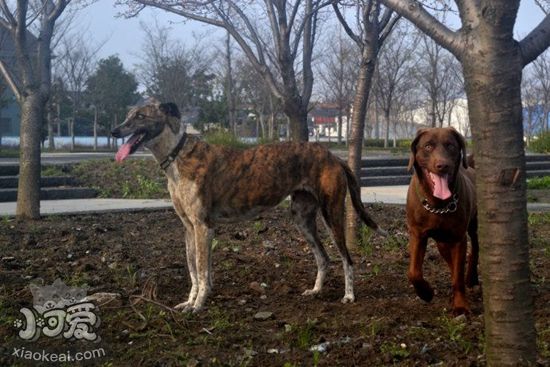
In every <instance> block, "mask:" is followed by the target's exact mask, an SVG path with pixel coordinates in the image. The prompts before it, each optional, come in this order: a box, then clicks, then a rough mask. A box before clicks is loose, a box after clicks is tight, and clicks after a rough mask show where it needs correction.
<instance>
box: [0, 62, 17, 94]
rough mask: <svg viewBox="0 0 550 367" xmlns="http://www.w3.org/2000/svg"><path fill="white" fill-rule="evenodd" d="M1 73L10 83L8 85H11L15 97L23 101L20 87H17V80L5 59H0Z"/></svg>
mask: <svg viewBox="0 0 550 367" xmlns="http://www.w3.org/2000/svg"><path fill="white" fill-rule="evenodd" d="M0 74H2V75H3V76H4V79H5V80H6V83H8V86H9V87H10V89H11V91H12V92H13V94H14V95H15V98H17V101H21V93H20V92H19V88H17V84H16V83H15V80H13V77H12V75H11V73H10V71H9V70H8V68H7V66H6V64H5V63H4V61H2V60H0Z"/></svg>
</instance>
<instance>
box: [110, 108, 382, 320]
mask: <svg viewBox="0 0 550 367" xmlns="http://www.w3.org/2000/svg"><path fill="white" fill-rule="evenodd" d="M182 130H183V129H180V113H179V111H178V108H177V107H176V105H174V104H173V103H159V102H158V101H156V100H149V101H147V102H146V103H145V104H144V105H142V106H138V107H135V108H133V109H132V110H131V111H130V112H129V113H128V115H127V117H126V120H125V121H124V122H123V123H122V124H121V125H119V126H118V127H116V128H115V129H114V130H113V131H112V135H113V136H114V137H117V138H121V137H126V136H130V138H129V140H128V142H127V143H126V144H124V145H123V146H122V147H121V148H120V150H119V152H118V153H117V156H116V158H117V160H118V161H122V160H123V159H125V158H126V157H127V156H128V155H130V154H132V153H133V152H135V151H136V149H137V148H138V147H139V146H141V145H143V146H145V147H146V148H148V149H149V150H150V151H151V152H152V153H153V155H154V156H155V158H156V160H157V161H158V162H159V163H160V164H161V167H163V169H164V170H165V172H166V177H167V178H168V189H169V191H170V196H171V198H172V202H173V204H174V208H175V210H176V212H177V214H178V216H179V217H180V219H181V221H182V222H183V225H184V227H185V244H186V250H187V265H188V267H189V273H190V277H191V284H192V285H191V291H190V292H189V297H188V299H187V301H186V302H183V303H181V304H179V305H177V306H176V308H178V309H182V310H185V311H194V312H196V311H198V310H200V309H201V308H202V307H203V306H204V303H205V300H206V297H207V295H208V293H210V290H211V285H212V282H211V279H210V273H211V271H210V268H211V256H210V252H211V242H212V235H213V228H214V225H215V224H216V223H220V222H233V221H238V220H242V219H247V218H253V217H254V216H256V215H257V214H258V213H259V212H261V211H262V210H264V209H268V208H272V207H274V206H275V205H277V204H279V203H280V202H281V201H282V200H284V199H285V198H287V197H288V196H289V195H290V197H291V199H292V204H291V213H292V216H293V218H294V220H295V221H296V223H297V224H298V227H299V228H300V230H301V231H302V233H303V235H304V236H305V238H306V240H307V242H308V243H309V245H310V246H311V249H312V251H313V254H314V255H315V260H316V262H317V278H316V280H315V285H314V287H313V289H310V290H306V291H305V292H304V293H303V294H304V295H314V294H317V293H319V292H320V291H321V289H322V287H323V282H324V280H325V275H326V270H327V266H328V263H329V260H330V259H329V256H328V254H327V252H326V250H325V248H324V247H323V244H322V243H321V241H320V240H319V236H318V233H317V224H316V215H317V212H318V211H319V209H320V211H321V213H322V217H323V218H324V220H325V223H326V225H327V227H328V228H329V230H330V232H331V234H332V237H333V240H334V242H335V243H336V246H337V248H338V250H339V252H340V255H341V257H342V262H343V268H344V273H345V294H344V298H343V299H342V302H343V303H347V302H353V301H354V300H355V296H354V292H353V266H352V260H351V257H350V255H349V253H348V251H347V249H346V245H345V238H344V220H345V219H344V218H345V216H344V202H345V199H346V193H347V191H348V189H349V192H350V196H351V200H352V202H353V206H354V208H355V210H356V211H357V213H358V214H359V217H360V218H361V219H362V220H363V221H364V222H365V223H366V224H367V225H368V226H369V227H371V228H373V229H376V230H378V231H379V233H381V234H383V233H384V232H383V231H382V230H381V229H380V228H379V227H378V225H377V224H376V223H375V222H374V221H373V220H372V219H371V218H370V216H369V215H368V214H367V212H366V211H365V208H364V207H363V204H362V203H361V196H360V188H359V186H358V184H357V180H356V179H355V177H354V175H353V173H352V172H351V170H350V169H349V167H348V166H347V165H346V163H344V162H343V161H342V160H340V159H339V158H337V157H335V156H334V155H332V154H331V153H330V152H329V151H328V150H327V149H326V148H324V147H323V146H321V145H319V144H311V143H282V144H271V145H261V146H258V147H256V148H251V149H246V150H237V149H231V148H227V147H222V146H215V145H209V144H207V143H205V142H202V141H198V140H196V139H191V138H190V137H188V136H187V135H186V134H185V132H183V131H182Z"/></svg>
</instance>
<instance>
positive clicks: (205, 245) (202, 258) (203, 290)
mask: <svg viewBox="0 0 550 367" xmlns="http://www.w3.org/2000/svg"><path fill="white" fill-rule="evenodd" d="M194 228H195V251H196V254H195V255H196V256H195V266H196V268H197V285H198V292H197V297H196V298H195V303H194V304H193V312H197V311H199V310H200V309H201V308H202V307H203V306H204V302H205V301H206V297H208V294H209V293H210V287H211V283H212V282H211V280H210V264H211V261H210V256H211V254H210V252H211V243H212V236H213V234H214V231H213V230H212V229H210V228H208V226H207V225H206V224H205V223H198V224H195V225H194Z"/></svg>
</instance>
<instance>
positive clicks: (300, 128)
mask: <svg viewBox="0 0 550 367" xmlns="http://www.w3.org/2000/svg"><path fill="white" fill-rule="evenodd" d="M283 105H284V107H283V110H284V112H285V114H286V115H287V117H288V121H289V129H290V131H289V133H290V135H289V137H290V140H292V141H308V139H309V133H308V128H307V107H306V106H302V104H301V103H300V102H299V101H293V100H287V101H285V102H284V104H283Z"/></svg>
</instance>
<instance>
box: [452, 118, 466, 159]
mask: <svg viewBox="0 0 550 367" xmlns="http://www.w3.org/2000/svg"><path fill="white" fill-rule="evenodd" d="M450 130H451V132H452V133H453V135H454V136H455V139H456V141H457V143H458V145H459V147H460V153H461V154H462V166H464V168H468V156H467V154H466V140H464V137H463V136H462V134H461V133H459V132H458V131H456V129H455V128H454V127H451V128H450Z"/></svg>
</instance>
